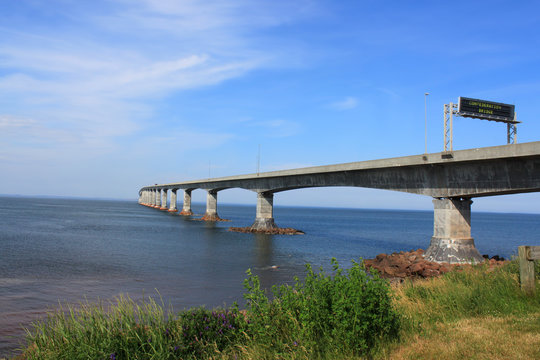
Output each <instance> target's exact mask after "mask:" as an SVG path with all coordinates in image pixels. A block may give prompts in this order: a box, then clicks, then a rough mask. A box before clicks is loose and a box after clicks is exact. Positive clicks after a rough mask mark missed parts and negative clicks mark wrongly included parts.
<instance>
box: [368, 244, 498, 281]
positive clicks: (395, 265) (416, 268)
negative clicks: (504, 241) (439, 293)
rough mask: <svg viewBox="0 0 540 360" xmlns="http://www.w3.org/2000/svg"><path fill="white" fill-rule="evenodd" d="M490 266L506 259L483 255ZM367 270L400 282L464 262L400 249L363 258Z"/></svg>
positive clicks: (433, 274) (423, 276) (442, 270)
mask: <svg viewBox="0 0 540 360" xmlns="http://www.w3.org/2000/svg"><path fill="white" fill-rule="evenodd" d="M484 258H485V259H486V261H487V262H488V265H489V266H490V267H495V266H501V265H503V264H505V263H507V262H508V261H507V260H505V259H504V258H501V257H499V256H497V255H495V256H493V257H492V258H489V257H488V256H487V255H484ZM364 265H365V266H366V269H367V270H370V269H375V270H377V271H378V273H379V275H380V276H381V277H383V278H387V279H392V280H393V281H396V282H402V281H403V280H404V279H407V278H411V279H422V278H423V279H425V278H431V277H437V276H439V275H442V274H444V273H447V272H449V271H452V270H454V269H456V268H463V267H465V266H469V265H466V264H447V263H436V262H432V261H428V260H426V259H424V250H423V249H418V250H411V251H407V252H405V251H401V252H399V253H392V254H379V255H377V256H376V257H375V258H374V259H366V260H364Z"/></svg>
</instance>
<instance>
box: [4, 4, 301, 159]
mask: <svg viewBox="0 0 540 360" xmlns="http://www.w3.org/2000/svg"><path fill="white" fill-rule="evenodd" d="M308 3H309V1H306V2H305V3H304V2H298V3H295V4H291V3H290V2H287V1H278V2H274V3H272V4H267V5H264V6H262V5H261V4H255V3H252V2H250V1H243V0H239V1H222V0H209V1H204V2H201V1H193V0H186V1H172V0H159V1H158V0H129V1H127V0H111V1H104V2H103V3H102V5H103V7H100V6H95V7H90V8H89V7H86V6H85V5H84V4H82V3H78V2H75V3H64V2H62V4H56V5H58V6H55V5H51V4H47V11H51V12H53V13H54V15H57V17H58V19H59V20H58V21H59V22H58V23H57V24H49V25H50V26H45V27H44V26H42V25H43V24H34V23H30V22H28V23H27V24H25V26H24V27H20V26H19V25H20V24H18V23H14V24H13V25H12V26H10V24H3V25H2V27H0V103H1V104H2V105H4V104H5V106H2V112H1V113H0V116H1V117H0V119H1V121H2V122H1V123H0V124H1V125H0V126H1V127H2V130H3V131H2V134H0V138H2V140H6V141H3V145H2V149H3V150H2V151H3V152H4V153H5V152H6V151H8V150H10V151H13V149H15V148H17V149H19V150H21V149H22V148H25V149H26V150H25V151H26V152H31V151H34V150H35V149H36V146H38V144H45V143H46V144H48V146H49V147H50V148H56V149H57V150H58V151H60V149H61V151H63V152H64V153H66V154H68V153H69V151H67V152H66V147H69V146H72V147H74V148H77V149H82V148H85V149H86V151H84V153H86V154H93V153H95V152H96V151H98V150H99V151H103V150H105V149H108V150H110V151H112V149H114V148H116V147H117V146H118V144H119V142H118V141H117V139H118V137H125V136H132V135H134V134H138V135H140V136H143V137H144V132H141V130H143V129H144V128H145V127H148V126H150V125H151V126H156V125H158V124H159V123H166V120H165V119H163V118H152V115H153V114H155V113H156V111H157V109H156V105H155V104H154V102H155V100H156V99H159V98H163V97H166V96H169V95H171V94H174V93H175V92H178V91H183V90H188V89H196V88H200V87H204V86H208V85H215V84H219V83H221V82H223V81H227V80H229V79H232V78H236V77H240V76H243V75H245V74H247V73H248V72H250V71H252V70H254V69H258V68H261V67H265V66H271V62H272V61H274V60H275V57H274V55H271V53H272V51H271V50H270V49H268V48H265V46H264V44H261V42H259V41H256V39H255V38H254V36H253V35H251V36H246V34H248V33H250V34H255V33H256V31H257V30H259V29H264V28H267V27H274V26H278V25H281V24H284V23H287V22H290V21H292V20H294V19H295V18H296V17H298V16H303V15H302V13H303V12H304V11H307V10H306V6H307V5H306V4H308ZM23 6H28V7H36V9H33V10H36V13H38V12H39V11H41V10H43V8H42V7H43V6H45V5H43V4H41V5H40V4H38V3H27V4H24V5H23ZM102 8H103V9H102ZM246 14H249V16H246ZM15 25H16V26H15ZM67 29H69V31H67ZM196 125H197V124H191V125H190V126H191V128H192V130H191V131H192V133H191V136H190V138H191V139H199V140H201V141H200V142H198V143H204V141H203V139H213V140H212V141H213V144H221V143H223V142H225V141H227V140H228V139H230V135H229V134H227V135H223V136H207V135H208V134H207V133H204V130H201V129H197V126H196ZM265 126H267V127H269V128H272V129H274V130H275V133H274V136H290V134H291V133H293V132H294V129H295V124H293V123H289V122H285V121H281V122H279V121H278V122H274V123H272V124H270V123H269V124H266V125H265ZM198 133H201V134H202V133H204V135H205V136H197V135H196V134H198ZM9 134H16V135H17V136H11V135H9ZM9 136H11V140H10V141H9V142H8V141H7V137H9ZM184 138H185V137H184ZM13 139H26V140H24V141H23V140H13ZM143 141H144V142H152V140H151V138H150V137H149V138H148V139H146V140H143ZM161 141H164V139H161ZM7 144H9V146H10V147H11V148H10V149H8V148H7V147H8V145H7ZM62 144H63V145H62ZM192 145H194V146H195V145H196V144H192ZM91 148H93V150H92V151H89V150H88V149H91ZM98 148H99V149H98ZM21 151H22V150H21ZM51 156H53V155H51Z"/></svg>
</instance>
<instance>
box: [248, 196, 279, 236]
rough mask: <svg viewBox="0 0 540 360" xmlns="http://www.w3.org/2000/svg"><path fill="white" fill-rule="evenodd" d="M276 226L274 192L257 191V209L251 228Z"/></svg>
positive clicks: (263, 228)
mask: <svg viewBox="0 0 540 360" xmlns="http://www.w3.org/2000/svg"><path fill="white" fill-rule="evenodd" d="M275 228H277V226H276V224H275V223H274V193H269V192H258V193H257V211H256V215H255V222H254V223H253V225H251V230H256V231H264V230H270V229H275Z"/></svg>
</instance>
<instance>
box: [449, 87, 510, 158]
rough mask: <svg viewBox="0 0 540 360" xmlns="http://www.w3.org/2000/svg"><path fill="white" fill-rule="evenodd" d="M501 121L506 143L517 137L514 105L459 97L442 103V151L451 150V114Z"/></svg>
mask: <svg viewBox="0 0 540 360" xmlns="http://www.w3.org/2000/svg"><path fill="white" fill-rule="evenodd" d="M454 115H456V116H461V117H469V118H475V119H482V120H489V121H497V122H503V123H506V125H507V144H515V143H516V137H517V127H516V125H517V124H519V123H520V122H519V121H517V120H516V113H515V106H514V105H511V104H503V103H498V102H494V101H488V100H480V99H473V98H467V97H461V96H460V97H459V100H458V103H457V104H455V103H450V104H444V151H452V150H453V146H452V142H453V116H454Z"/></svg>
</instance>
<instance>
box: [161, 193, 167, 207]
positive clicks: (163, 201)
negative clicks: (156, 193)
mask: <svg viewBox="0 0 540 360" xmlns="http://www.w3.org/2000/svg"><path fill="white" fill-rule="evenodd" d="M159 210H167V189H163V190H161V207H160V208H159Z"/></svg>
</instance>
